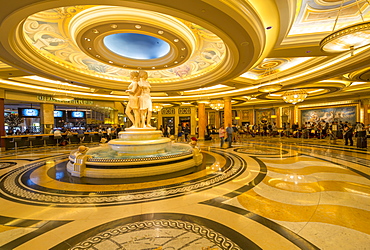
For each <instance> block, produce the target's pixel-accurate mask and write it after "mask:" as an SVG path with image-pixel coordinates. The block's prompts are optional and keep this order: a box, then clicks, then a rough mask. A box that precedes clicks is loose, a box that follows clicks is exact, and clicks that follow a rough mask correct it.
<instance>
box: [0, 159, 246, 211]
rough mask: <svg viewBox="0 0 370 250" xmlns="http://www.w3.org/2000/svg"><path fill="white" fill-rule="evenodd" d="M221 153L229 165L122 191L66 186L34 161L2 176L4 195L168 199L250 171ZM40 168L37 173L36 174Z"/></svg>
mask: <svg viewBox="0 0 370 250" xmlns="http://www.w3.org/2000/svg"><path fill="white" fill-rule="evenodd" d="M218 156H219V157H222V158H224V159H225V164H224V165H223V166H220V167H219V168H218V169H217V170H215V171H211V172H209V173H208V174H206V175H203V176H200V177H198V178H195V179H191V180H188V181H186V182H181V183H178V184H173V183H171V182H168V184H167V185H163V186H156V187H155V188H142V189H135V190H122V189H120V188H119V187H117V185H116V186H115V187H114V188H111V189H107V190H104V189H102V187H101V185H84V189H82V188H79V187H80V186H79V185H80V184H75V183H67V184H68V185H67V184H65V186H63V183H61V182H58V180H56V179H55V180H53V179H47V178H48V176H47V168H45V171H40V169H42V168H43V167H45V162H41V163H34V164H29V165H26V166H24V167H20V168H17V169H14V170H12V171H9V172H8V173H6V174H4V175H3V176H1V177H0V196H1V197H3V198H5V199H8V200H11V201H13V202H18V203H24V204H32V205H39V206H49V205H53V206H59V207H89V206H111V205H122V204H132V203H138V202H146V201H153V200H161V199H168V198H173V197H177V196H181V195H184V194H187V193H189V192H198V191H202V190H206V189H208V188H211V187H214V186H217V185H221V184H223V183H225V182H227V181H229V180H231V179H233V178H236V177H237V176H239V175H240V174H242V173H243V172H244V171H245V170H246V167H247V166H246V162H245V160H244V159H242V158H241V157H240V156H238V155H235V154H232V153H228V152H225V153H220V154H218ZM219 169H221V171H219ZM36 171H38V172H37V174H34V175H32V173H33V172H36ZM32 176H34V178H33V177H32ZM40 179H46V180H47V181H44V184H45V185H44V184H42V185H39V184H40V183H41V182H40ZM52 182H54V183H52ZM170 183H171V184H170ZM47 185H49V186H47ZM107 188H109V187H107Z"/></svg>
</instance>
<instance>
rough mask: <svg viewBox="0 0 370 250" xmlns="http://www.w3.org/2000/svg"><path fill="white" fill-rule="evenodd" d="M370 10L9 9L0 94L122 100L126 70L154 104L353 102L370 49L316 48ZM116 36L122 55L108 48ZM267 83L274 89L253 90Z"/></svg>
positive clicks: (282, 5)
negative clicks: (148, 88) (290, 96)
mask: <svg viewBox="0 0 370 250" xmlns="http://www.w3.org/2000/svg"><path fill="white" fill-rule="evenodd" d="M67 2H68V3H69V4H67ZM63 3H64V4H63ZM369 10H370V6H369V3H368V1H366V0H357V1H356V0H344V1H341V0H337V1H335V0H264V1H261V0H249V1H237V0H228V1H219V0H209V1H199V0H187V1H163V0H162V1H160V0H142V1H118V0H105V1H99V0H89V1H87V0H75V1H73V5H71V2H70V1H57V0H51V1H46V2H44V1H35V0H22V1H13V2H11V1H9V2H7V3H6V8H3V10H2V12H1V13H0V32H1V34H2V36H0V61H1V62H0V87H1V88H4V89H10V90H13V91H20V92H31V93H40V92H41V93H43V94H46V95H52V94H53V93H54V92H55V89H61V87H60V86H62V85H63V89H64V90H63V91H66V92H73V95H75V96H76V97H79V98H88V99H97V100H112V101H124V100H126V99H127V95H126V93H125V90H126V89H127V86H128V84H129V83H130V79H129V73H130V71H132V70H139V69H143V70H146V71H148V73H149V81H150V83H151V85H152V96H153V99H154V101H155V102H178V103H181V102H189V101H194V100H197V99H198V98H200V97H204V96H207V97H209V98H211V99H212V98H214V99H215V98H221V97H226V96H231V97H233V98H234V99H235V100H237V102H236V103H238V104H237V105H240V106H249V105H253V106H254V105H271V103H283V101H282V98H281V95H282V93H283V92H284V91H287V90H290V89H297V88H299V89H305V90H306V91H307V92H308V93H309V97H308V99H307V100H308V101H310V100H311V101H312V102H317V101H320V100H322V98H323V97H324V98H326V99H328V98H329V99H346V98H358V97H361V96H366V95H368V94H369V93H370V86H369V83H367V82H368V81H370V80H369V79H370V77H369V75H370V73H369V72H370V71H369V69H370V65H369V64H370V63H369V51H370V47H366V46H365V47H362V48H360V49H357V50H355V51H354V52H352V53H348V52H344V53H338V54H330V53H324V52H322V51H321V50H320V48H319V43H320V41H321V40H322V39H323V38H324V37H325V36H327V35H328V34H329V33H330V32H332V30H333V29H335V30H337V29H339V28H342V27H345V26H347V25H350V24H354V23H357V22H361V21H362V18H363V19H364V20H365V21H368V19H369V18H368V17H369V15H370V13H369ZM4 34H5V35H4ZM123 36H125V37H128V36H129V37H130V38H125V39H127V40H120V41H119V42H120V44H124V46H122V47H121V48H120V47H119V46H118V47H115V48H114V47H112V45H111V44H108V42H107V41H108V40H109V39H111V38H112V37H123ZM120 39H121V38H120ZM130 46H131V47H130ZM140 46H142V47H140ZM161 46H165V48H166V50H164V52H162V54H159V51H160V50H161V49H162V47H161ZM140 48H142V49H140ZM145 49H148V51H150V50H152V52H153V50H155V51H154V52H153V53H154V54H155V55H156V56H152V57H148V58H146V57H145V56H142V55H140V53H141V52H142V51H144V50H145ZM117 51H119V52H117ZM152 52H147V53H152ZM35 76H37V77H35ZM359 82H360V83H359ZM66 83H68V84H66ZM269 85H280V86H281V88H280V89H279V90H275V91H273V93H262V92H260V91H259V89H260V90H261V89H262V88H267V89H268V86H269ZM266 86H267V87H266ZM251 96H253V97H254V98H252V99H251V98H249V97H251Z"/></svg>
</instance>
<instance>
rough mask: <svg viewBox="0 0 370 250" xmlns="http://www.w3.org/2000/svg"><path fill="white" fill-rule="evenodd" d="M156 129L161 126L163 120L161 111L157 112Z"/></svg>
mask: <svg viewBox="0 0 370 250" xmlns="http://www.w3.org/2000/svg"><path fill="white" fill-rule="evenodd" d="M157 126H158V127H157V129H159V128H160V127H161V126H163V121H162V111H158V112H157Z"/></svg>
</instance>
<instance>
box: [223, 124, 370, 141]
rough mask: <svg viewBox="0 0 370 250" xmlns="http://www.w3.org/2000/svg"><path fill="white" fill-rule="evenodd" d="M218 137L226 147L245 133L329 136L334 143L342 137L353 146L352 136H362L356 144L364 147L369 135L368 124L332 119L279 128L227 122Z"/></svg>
mask: <svg viewBox="0 0 370 250" xmlns="http://www.w3.org/2000/svg"><path fill="white" fill-rule="evenodd" d="M218 133H219V138H220V146H221V147H223V146H224V142H225V141H227V142H228V147H231V144H232V142H237V141H240V140H241V139H242V137H244V136H246V135H250V136H252V137H255V136H256V135H258V136H270V137H276V136H279V137H292V138H305V139H309V138H317V139H324V138H329V139H330V140H333V143H336V140H337V139H344V141H345V145H349V146H353V145H354V142H353V137H356V138H360V139H361V138H362V141H364V142H361V140H360V139H359V140H358V143H357V144H363V145H362V146H361V145H357V146H358V147H366V140H364V139H366V138H367V137H370V126H365V125H364V124H363V123H361V122H356V124H351V123H349V122H347V121H344V122H342V121H339V122H337V121H334V122H331V123H328V122H318V123H315V122H312V123H311V122H305V123H304V124H302V126H301V127H300V126H299V124H298V123H294V124H292V125H291V126H290V124H289V123H283V124H282V127H281V128H278V127H277V126H276V123H261V124H254V125H249V124H246V125H245V126H237V125H231V124H229V125H228V126H227V127H226V128H225V127H224V126H221V127H220V128H219V130H218Z"/></svg>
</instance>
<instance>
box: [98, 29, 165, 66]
mask: <svg viewBox="0 0 370 250" xmlns="http://www.w3.org/2000/svg"><path fill="white" fill-rule="evenodd" d="M103 42H104V45H105V46H106V47H107V48H108V49H109V50H110V51H112V52H113V53H116V54H118V55H120V56H124V57H128V58H132V59H139V60H148V59H157V58H160V57H162V56H165V55H166V54H167V53H168V52H170V45H169V44H168V43H167V42H165V41H163V40H161V39H159V38H156V37H153V36H147V35H142V34H135V33H117V34H113V35H109V36H106V37H104V40H103Z"/></svg>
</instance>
